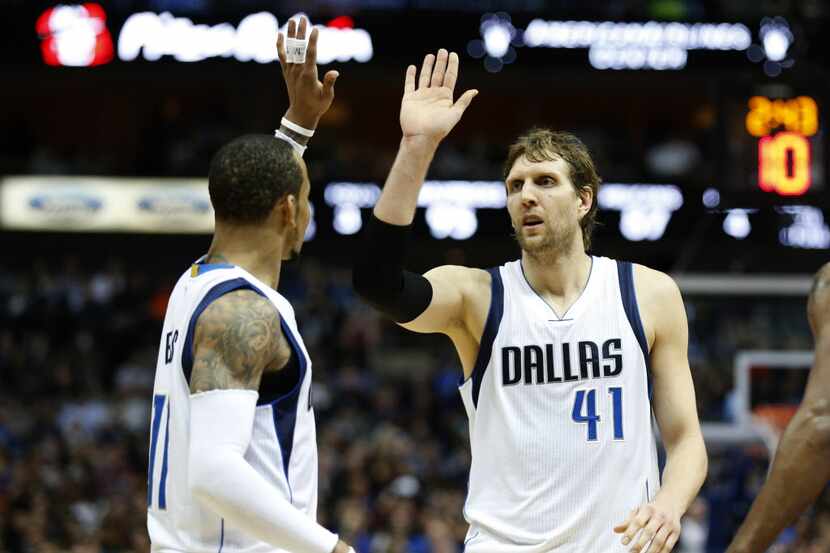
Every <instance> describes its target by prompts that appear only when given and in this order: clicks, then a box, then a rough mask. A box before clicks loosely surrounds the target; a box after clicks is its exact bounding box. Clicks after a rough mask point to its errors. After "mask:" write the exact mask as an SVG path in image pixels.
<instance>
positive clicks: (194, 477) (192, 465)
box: [187, 452, 222, 502]
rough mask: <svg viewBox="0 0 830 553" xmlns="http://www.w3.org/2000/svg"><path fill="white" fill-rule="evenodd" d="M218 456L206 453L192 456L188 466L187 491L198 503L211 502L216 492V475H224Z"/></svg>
mask: <svg viewBox="0 0 830 553" xmlns="http://www.w3.org/2000/svg"><path fill="white" fill-rule="evenodd" d="M219 464H220V463H219V462H218V459H216V456H214V455H211V454H209V453H205V452H199V453H196V454H191V455H190V461H189V462H188V464H187V489H188V491H189V492H190V495H191V496H193V497H194V498H195V499H196V500H197V501H199V502H204V501H210V500H211V498H212V497H213V495H214V493H215V492H216V479H215V478H214V476H215V475H219V474H222V469H221V467H219V466H218V465H219Z"/></svg>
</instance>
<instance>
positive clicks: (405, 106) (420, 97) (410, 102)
mask: <svg viewBox="0 0 830 553" xmlns="http://www.w3.org/2000/svg"><path fill="white" fill-rule="evenodd" d="M416 77H418V79H417V86H416ZM457 80H458V54H456V53H455V52H452V53H448V52H447V51H446V50H444V49H443V48H442V49H440V50H438V55H437V56H436V55H433V54H428V55H427V56H426V57H425V58H424V62H423V65H422V66H421V73H420V76H418V71H417V69H416V68H415V66H414V65H410V66H409V67H408V68H407V69H406V79H405V82H404V94H403V100H402V101H401V130H402V131H403V136H404V138H423V139H427V140H429V141H433V142H435V143H438V142H440V141H441V140H442V139H443V138H444V137H445V136H447V134H449V132H450V131H451V130H452V129H453V127H455V125H456V124H457V123H458V121H459V120H460V119H461V116H462V115H463V114H464V111H465V110H466V109H467V108H468V107H469V105H470V103H471V102H472V101H473V98H474V97H475V96H476V94H478V90H474V89H473V90H467V91H466V92H464V94H462V95H461V97H460V98H459V99H458V100H457V101H456V102H454V103H453V92H454V90H455V83H456V81H457Z"/></svg>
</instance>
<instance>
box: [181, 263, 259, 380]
mask: <svg viewBox="0 0 830 553" xmlns="http://www.w3.org/2000/svg"><path fill="white" fill-rule="evenodd" d="M217 265H219V264H218V263H217ZM206 266H207V265H202V267H206ZM232 266H233V265H231V267H232ZM234 290H252V291H254V292H256V293H257V294H259V295H260V296H262V297H264V298H267V297H268V296H266V295H265V294H264V293H263V292H262V291H261V290H260V289H259V288H257V287H256V286H254V285H253V284H251V283H250V282H248V281H247V280H245V279H244V278H235V279H233V280H226V281H225V282H220V283H219V284H217V285H216V286H214V287H213V288H211V289H210V290H208V293H207V294H205V296H204V297H203V298H202V301H200V302H199V305H197V306H196V309H195V311H193V315H191V317H190V322H189V323H188V324H187V334H186V335H185V338H184V347H183V348H182V370H183V371H184V378H185V380H187V382H188V383H189V382H190V373H191V372H192V371H193V334H194V332H195V331H196V321H198V320H199V315H201V314H202V312H203V311H204V310H205V309H207V306H208V305H210V304H211V303H212V302H214V301H216V300H218V299H219V298H220V297H222V296H224V295H225V294H227V293H228V292H233V291H234Z"/></svg>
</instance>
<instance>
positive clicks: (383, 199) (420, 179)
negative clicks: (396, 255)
mask: <svg viewBox="0 0 830 553" xmlns="http://www.w3.org/2000/svg"><path fill="white" fill-rule="evenodd" d="M436 148H437V144H436V143H434V142H432V141H430V140H427V139H420V138H406V137H405V138H403V139H402V140H401V145H400V148H398V155H397V156H396V157H395V162H394V163H393V165H392V169H391V170H390V171H389V176H388V177H387V179H386V184H385V185H384V187H383V192H382V193H381V195H380V198H379V199H378V202H377V204H375V209H374V214H375V217H377V218H378V219H380V220H381V221H384V222H386V223H390V224H393V225H401V226H403V225H409V224H412V220H413V219H414V218H415V210H416V208H417V207H418V195H419V194H420V192H421V187H422V186H423V184H424V179H426V176H427V170H428V169H429V164H430V163H431V162H432V158H433V156H434V155H435V150H436Z"/></svg>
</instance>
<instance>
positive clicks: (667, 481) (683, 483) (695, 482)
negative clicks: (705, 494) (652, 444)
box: [655, 433, 708, 516]
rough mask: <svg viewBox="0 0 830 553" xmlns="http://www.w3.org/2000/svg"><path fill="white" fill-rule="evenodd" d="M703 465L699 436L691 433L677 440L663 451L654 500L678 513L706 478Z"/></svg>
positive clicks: (690, 500)
mask: <svg viewBox="0 0 830 553" xmlns="http://www.w3.org/2000/svg"><path fill="white" fill-rule="evenodd" d="M707 465H708V460H707V457H706V447H705V445H704V443H703V438H702V436H701V435H700V434H699V433H694V434H691V435H690V436H687V437H685V438H683V439H681V440H680V441H679V442H678V443H677V444H674V445H673V447H671V448H669V449H668V451H667V458H666V466H665V468H664V469H663V477H662V487H661V489H660V491H659V492H658V493H657V496H656V497H655V501H657V502H662V503H665V504H667V505H669V506H670V507H671V508H672V509H673V510H674V512H675V513H676V514H677V515H678V516H682V515H683V514H684V513H685V512H686V510H687V509H688V508H689V505H691V503H692V501H693V500H694V498H695V497H696V496H697V494H698V492H699V491H700V487H701V486H702V485H703V481H704V480H705V479H706V469H707Z"/></svg>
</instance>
